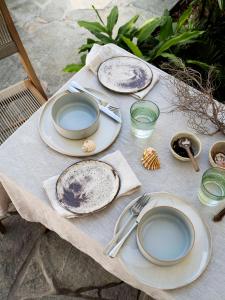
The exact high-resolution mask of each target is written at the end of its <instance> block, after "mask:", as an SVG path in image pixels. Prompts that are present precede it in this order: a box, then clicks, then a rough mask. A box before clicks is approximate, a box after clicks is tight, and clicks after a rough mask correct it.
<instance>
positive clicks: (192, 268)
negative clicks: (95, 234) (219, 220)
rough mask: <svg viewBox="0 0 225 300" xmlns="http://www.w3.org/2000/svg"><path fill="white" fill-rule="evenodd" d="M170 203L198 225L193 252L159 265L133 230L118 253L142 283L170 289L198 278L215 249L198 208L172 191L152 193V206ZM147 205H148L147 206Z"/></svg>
mask: <svg viewBox="0 0 225 300" xmlns="http://www.w3.org/2000/svg"><path fill="white" fill-rule="evenodd" d="M135 201H136V200H134V201H132V202H131V203H129V205H128V206H127V207H126V208H125V209H124V211H123V212H122V214H121V216H120V218H119V219H118V221H117V224H116V226H115V233H116V232H117V231H118V230H119V229H120V226H121V225H122V224H123V223H124V222H125V220H126V217H127V216H128V215H129V214H130V212H129V208H130V207H131V206H132V204H133V203H134V202H135ZM161 205H166V206H171V207H175V208H177V209H179V210H181V211H183V212H184V213H185V214H186V215H187V216H188V217H189V218H190V220H191V221H192V223H193V226H194V228H195V243H194V246H193V249H192V251H191V252H190V254H189V255H188V256H187V257H186V258H185V259H184V260H183V261H181V262H180V263H178V264H176V265H174V266H165V267H164V266H163V267H162V266H157V265H154V264H152V263H151V262H150V261H148V260H147V259H145V258H144V256H142V254H141V252H140V251H139V249H138V246H137V242H136V233H135V232H133V233H132V234H131V236H130V237H129V239H128V240H127V242H126V243H125V244H124V246H123V247H122V249H121V251H120V252H119V254H118V257H119V258H120V260H121V261H122V264H123V266H124V268H125V269H126V270H127V271H128V272H129V273H130V274H131V275H132V276H134V277H135V278H136V279H137V280H138V281H139V282H140V283H142V284H145V285H147V286H150V287H153V288H158V289H164V290H170V289H176V288H179V287H182V286H185V285H187V284H189V283H191V282H193V281H194V280H196V279H197V278H198V277H199V276H200V275H201V274H202V273H203V272H204V270H205V269H206V267H207V265H208V263H209V261H210V257H211V252H212V241H211V236H210V232H209V230H208V227H207V226H206V225H205V224H204V222H203V221H202V219H201V217H200V216H199V214H198V213H197V211H196V210H195V209H193V208H192V207H191V206H190V205H188V204H187V203H185V202H184V201H183V200H182V199H181V198H179V197H177V196H175V195H172V194H170V193H164V192H159V193H151V199H150V200H149V204H148V207H149V209H150V208H152V207H155V206H161ZM145 209H147V207H146V208H145Z"/></svg>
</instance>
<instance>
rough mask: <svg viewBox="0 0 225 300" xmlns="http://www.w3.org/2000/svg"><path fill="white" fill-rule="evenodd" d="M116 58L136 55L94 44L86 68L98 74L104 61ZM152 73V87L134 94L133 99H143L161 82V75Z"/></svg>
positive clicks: (110, 45)
mask: <svg viewBox="0 0 225 300" xmlns="http://www.w3.org/2000/svg"><path fill="white" fill-rule="evenodd" d="M115 56H134V55H133V54H131V53H129V52H127V51H126V50H124V49H122V48H120V47H118V46H116V45H114V44H107V45H104V46H100V45H98V44H94V46H93V47H92V48H91V51H90V52H89V53H88V55H87V57H86V66H87V67H88V68H89V69H90V70H91V71H92V72H94V73H95V74H96V73H97V70H98V67H99V65H100V64H101V63H102V62H103V61H105V60H106V59H108V58H111V57H115ZM134 57H135V56H134ZM152 72H153V78H152V82H151V83H150V85H149V86H147V87H146V88H145V89H144V90H142V91H140V92H137V93H134V94H132V96H133V97H135V98H138V99H143V98H144V97H145V96H146V95H147V94H148V93H149V92H150V90H151V89H152V88H153V87H154V86H155V85H156V83H157V82H158V81H159V75H158V74H157V73H156V72H154V70H152Z"/></svg>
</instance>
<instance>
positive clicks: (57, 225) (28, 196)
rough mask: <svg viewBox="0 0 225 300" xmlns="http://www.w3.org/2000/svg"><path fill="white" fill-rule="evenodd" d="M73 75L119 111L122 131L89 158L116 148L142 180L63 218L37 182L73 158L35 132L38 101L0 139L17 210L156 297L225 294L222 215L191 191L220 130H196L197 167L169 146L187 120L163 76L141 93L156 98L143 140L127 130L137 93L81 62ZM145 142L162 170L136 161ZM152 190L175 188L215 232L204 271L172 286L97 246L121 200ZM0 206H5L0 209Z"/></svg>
mask: <svg viewBox="0 0 225 300" xmlns="http://www.w3.org/2000/svg"><path fill="white" fill-rule="evenodd" d="M154 69H155V71H157V72H158V73H159V74H161V75H162V76H164V75H165V73H163V72H162V71H160V70H158V69H156V68H154ZM72 79H75V80H77V81H78V82H80V83H81V84H83V85H85V86H88V87H91V88H95V89H98V90H102V91H104V92H105V93H107V94H108V95H110V96H111V97H112V98H113V99H114V101H115V102H116V104H117V105H119V106H120V108H121V111H122V116H123V125H122V130H121V133H120V135H119V137H118V138H117V140H116V141H115V143H114V144H113V145H112V146H111V147H110V148H109V149H107V150H106V151H104V152H103V153H100V154H98V155H96V156H95V157H94V158H95V159H98V158H99V157H101V156H103V155H106V154H107V153H109V152H113V151H115V150H117V149H119V150H120V151H121V152H122V153H123V154H124V156H125V157H126V158H127V159H128V162H129V164H130V166H131V167H132V169H133V170H134V172H135V174H136V175H137V177H138V178H139V180H140V181H141V183H142V188H141V190H140V191H138V192H136V194H134V195H132V196H127V197H123V198H119V199H117V200H115V201H114V202H113V203H112V205H110V206H109V207H107V208H106V209H105V210H103V211H101V212H99V213H96V214H95V215H92V216H88V217H85V218H81V219H65V218H63V217H61V216H60V215H58V214H57V212H55V211H54V209H53V208H52V207H51V205H50V203H49V200H48V198H47V196H46V194H45V191H44V189H43V187H42V183H43V181H44V180H46V179H47V178H49V177H51V176H54V175H56V174H59V173H60V172H62V170H63V169H65V168H66V167H67V166H69V165H70V164H72V163H74V162H76V161H78V160H79V159H77V158H73V157H68V156H64V155H62V154H60V153H57V152H55V151H53V150H52V149H50V148H49V147H48V146H47V145H46V144H45V143H44V142H43V141H42V140H41V138H40V136H39V132H38V121H39V117H40V114H41V110H42V108H41V109H39V110H38V111H37V112H36V113H35V114H34V115H33V116H32V117H31V118H30V119H29V120H28V121H27V122H26V123H25V124H24V125H23V126H21V127H20V128H19V129H18V130H17V131H16V132H15V133H14V134H13V135H12V136H11V137H10V138H9V139H8V140H7V141H6V142H5V143H4V144H2V145H1V147H0V182H1V183H2V186H3V187H4V189H5V191H6V192H7V193H8V195H9V197H10V198H11V200H12V202H13V203H14V205H15V207H16V208H17V210H18V212H19V213H20V215H21V216H22V217H23V218H24V219H26V220H28V221H32V222H40V223H42V224H43V225H44V226H46V227H47V228H49V229H50V230H53V231H55V232H56V233H58V234H59V235H60V236H61V237H62V238H63V239H65V240H67V241H69V242H70V243H71V244H73V245H74V246H75V247H77V248H78V249H80V250H81V251H83V252H85V253H87V254H88V255H90V256H91V257H92V258H93V259H95V260H96V261H97V262H98V263H99V264H101V265H102V266H103V268H105V269H106V270H108V271H109V272H111V273H112V274H114V275H115V276H117V277H119V278H120V279H121V280H123V281H125V282H127V283H128V284H130V285H132V286H134V287H135V288H138V289H141V290H143V291H144V292H146V293H147V294H149V295H151V296H152V297H153V298H155V299H163V300H164V299H177V300H190V299H199V300H200V299H204V300H217V299H218V300H219V299H225V296H224V295H225V226H224V222H225V220H224V221H222V222H221V223H213V222H212V221H211V218H212V215H213V213H214V212H215V211H216V210H217V209H218V208H217V209H215V208H209V207H206V206H203V205H202V204H200V202H199V200H198V198H197V190H198V187H199V184H200V180H201V175H202V173H203V171H204V170H205V169H206V168H208V167H209V163H208V150H209V147H210V145H211V144H212V143H213V142H215V141H216V140H221V139H222V138H223V137H222V136H221V135H220V134H217V135H215V136H213V137H207V136H200V139H201V141H202V146H203V147H202V148H203V149H202V153H201V155H200V159H199V165H200V168H201V171H200V172H199V173H196V172H194V171H193V169H192V166H191V164H189V163H181V162H180V161H177V160H175V159H174V158H173V157H172V155H171V154H170V150H169V143H170V138H171V136H172V135H173V134H174V133H175V132H176V131H180V130H186V129H187V127H186V121H185V119H184V117H183V115H182V114H180V113H174V114H169V113H166V111H167V107H168V105H169V100H170V99H171V98H172V97H174V96H173V92H172V90H171V88H168V87H167V85H166V84H165V81H164V80H163V79H162V78H161V79H160V82H159V83H158V84H157V85H156V86H155V87H154V89H153V90H152V91H151V92H150V93H149V94H148V96H147V97H146V99H149V100H153V101H155V102H156V103H157V104H158V105H159V107H160V110H161V115H160V117H159V120H158V122H157V126H156V129H155V132H154V134H153V136H152V137H151V139H150V140H147V141H146V140H139V139H136V138H134V137H133V136H132V135H131V133H130V116H129V108H130V106H131V104H132V103H133V102H134V101H135V99H134V98H133V97H131V96H127V95H118V94H114V93H110V92H109V91H107V90H105V89H104V88H103V87H102V86H101V85H100V84H99V83H98V81H97V78H96V76H95V75H94V74H93V73H92V72H90V71H89V70H88V69H87V68H86V67H84V68H83V69H82V70H81V71H80V72H79V73H77V74H76V75H74V76H73V78H72ZM72 79H71V80H72ZM146 146H152V147H154V148H156V150H157V151H158V154H159V157H160V159H161V169H160V170H158V171H148V170H145V169H144V168H143V167H142V165H141V163H140V158H141V155H142V152H143V149H144V148H145V147H146ZM157 191H166V192H171V193H174V194H176V195H178V196H181V197H183V199H185V200H186V201H187V202H188V203H190V204H192V205H193V206H194V207H195V208H196V209H197V210H198V211H199V212H200V214H201V216H202V217H203V219H204V220H205V221H206V222H207V223H208V225H209V227H210V230H211V233H212V237H213V255H212V259H211V262H210V264H209V266H208V268H207V269H206V271H205V272H204V273H203V274H202V276H201V277H200V278H199V279H197V280H196V281H195V282H193V283H192V284H190V285H188V286H186V287H183V288H180V289H176V290H172V291H163V290H156V289H154V288H150V287H148V286H146V285H143V284H140V283H139V282H138V281H137V280H136V279H135V278H133V277H132V276H131V275H130V274H128V272H127V271H126V269H125V267H124V266H123V265H122V263H121V261H120V260H119V259H118V258H115V259H111V258H108V257H105V256H104V254H103V249H104V247H105V245H106V244H107V243H108V241H109V240H110V239H111V237H112V234H113V229H114V225H115V223H116V220H117V218H118V217H119V215H120V213H121V211H122V210H123V209H124V207H125V206H126V205H127V204H128V203H129V202H130V201H131V200H132V199H134V198H135V197H136V196H138V195H139V194H141V193H143V192H157ZM1 196H2V194H0V197H1ZM3 196H4V195H3ZM4 199H5V200H4V201H5V202H4V203H6V202H7V197H6V196H5V198H4ZM0 203H1V202H0ZM3 206H4V205H3ZM3 209H4V207H2V212H3ZM15 242H16V241H15Z"/></svg>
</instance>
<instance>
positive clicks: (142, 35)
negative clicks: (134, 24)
mask: <svg viewBox="0 0 225 300" xmlns="http://www.w3.org/2000/svg"><path fill="white" fill-rule="evenodd" d="M164 21H165V17H164V16H163V17H157V18H152V19H149V20H147V21H146V22H145V23H144V24H143V25H142V26H141V27H140V28H139V30H138V32H137V39H138V42H139V43H141V42H143V41H144V40H146V39H147V38H149V36H150V35H151V34H152V33H153V31H154V30H155V29H156V28H157V27H159V26H160V25H161V24H162V23H163V22H164Z"/></svg>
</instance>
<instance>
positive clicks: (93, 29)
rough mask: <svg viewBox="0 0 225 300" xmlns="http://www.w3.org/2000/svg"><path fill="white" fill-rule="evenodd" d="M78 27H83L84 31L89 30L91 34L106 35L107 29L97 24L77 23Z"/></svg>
mask: <svg viewBox="0 0 225 300" xmlns="http://www.w3.org/2000/svg"><path fill="white" fill-rule="evenodd" d="M77 23H78V24H79V26H80V27H84V28H85V29H87V30H89V31H90V32H91V33H93V34H94V33H96V32H99V33H100V32H105V33H107V29H106V28H105V26H103V25H102V24H100V23H98V22H88V21H78V22H77Z"/></svg>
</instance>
